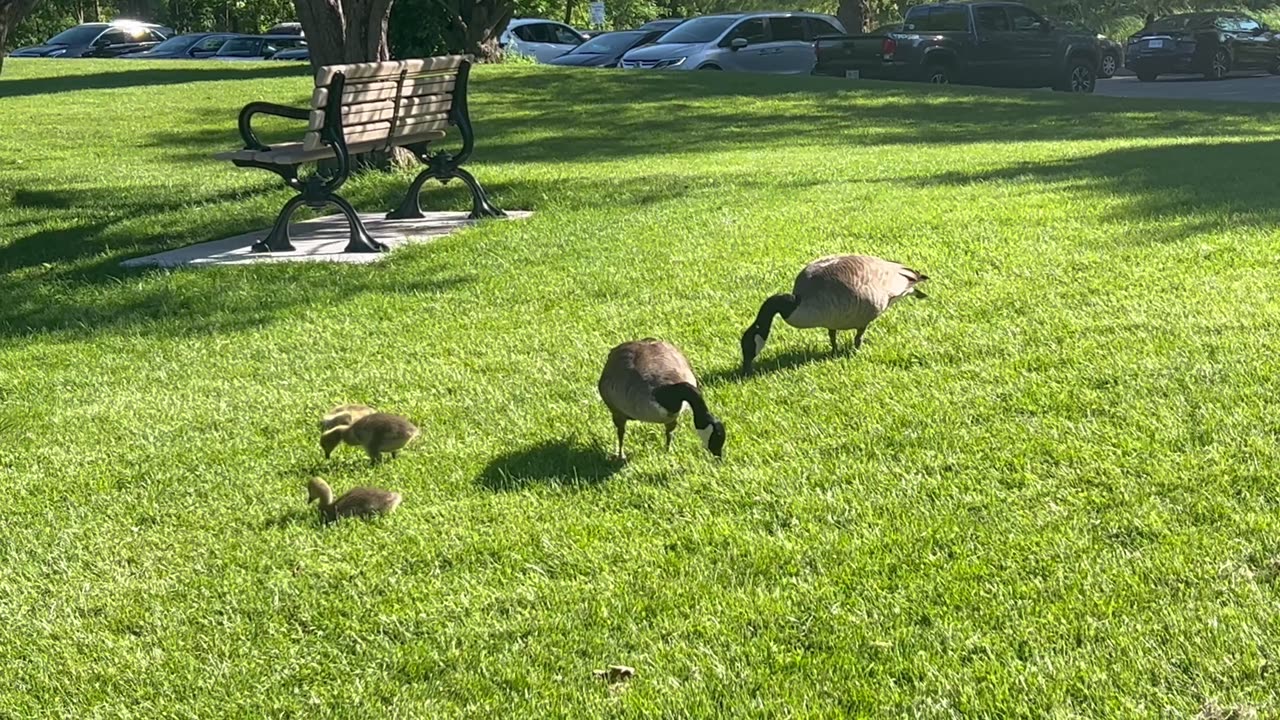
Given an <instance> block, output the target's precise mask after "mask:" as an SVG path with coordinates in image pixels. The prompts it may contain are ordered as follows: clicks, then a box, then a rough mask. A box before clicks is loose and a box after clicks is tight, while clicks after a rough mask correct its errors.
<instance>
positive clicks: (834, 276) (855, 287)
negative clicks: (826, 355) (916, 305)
mask: <svg viewBox="0 0 1280 720" xmlns="http://www.w3.org/2000/svg"><path fill="white" fill-rule="evenodd" d="M928 279H929V276H928V275H925V274H924V273H921V272H918V271H916V270H912V269H911V268H909V267H906V266H905V265H902V264H900V263H896V262H892V261H890V260H882V259H880V258H878V257H871V256H869V255H831V256H827V257H822V258H818V259H817V260H814V261H813V262H811V263H809V264H808V265H807V266H805V268H804V269H803V270H801V271H800V274H799V275H797V276H796V279H795V283H794V285H793V287H792V290H791V292H790V293H785V294H780V295H774V296H772V297H770V298H769V299H767V300H765V301H764V304H763V305H761V306H760V311H759V313H757V314H756V319H755V321H754V322H752V323H751V325H750V327H748V328H747V330H746V332H744V333H743V334H742V374H743V375H747V374H749V373H750V372H751V370H752V363H753V362H754V361H755V358H756V356H757V355H759V354H760V351H761V350H763V349H764V344H765V341H766V340H768V339H769V329H770V327H771V326H772V325H773V318H774V316H775V315H781V316H782V319H783V321H785V322H786V323H787V324H788V325H790V326H791V327H794V328H826V329H827V334H828V337H829V339H830V340H831V352H833V353H834V352H836V350H837V348H838V344H837V342H836V335H837V333H838V332H839V331H841V330H856V331H857V334H856V335H854V336H853V347H854V349H855V350H857V349H861V348H862V336H863V335H864V334H865V333H866V332H867V326H868V325H870V324H871V322H872V321H873V320H875V319H876V318H877V317H879V316H880V315H881V314H882V313H884V312H885V311H886V310H888V309H889V307H890V306H892V305H893V304H894V303H895V302H897V301H899V300H901V299H902V298H904V297H908V296H915V297H917V298H921V299H923V298H925V297H927V296H926V295H925V294H924V293H923V292H921V291H920V289H919V288H917V287H916V285H917V283H922V282H924V281H925V280H928Z"/></svg>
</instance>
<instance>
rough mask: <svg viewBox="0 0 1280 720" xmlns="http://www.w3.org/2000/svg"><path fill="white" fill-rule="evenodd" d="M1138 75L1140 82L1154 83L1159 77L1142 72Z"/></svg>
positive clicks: (1151, 73)
mask: <svg viewBox="0 0 1280 720" xmlns="http://www.w3.org/2000/svg"><path fill="white" fill-rule="evenodd" d="M1136 75H1137V76H1138V82H1153V81H1155V79H1156V77H1157V75H1156V74H1155V73H1153V72H1140V73H1136Z"/></svg>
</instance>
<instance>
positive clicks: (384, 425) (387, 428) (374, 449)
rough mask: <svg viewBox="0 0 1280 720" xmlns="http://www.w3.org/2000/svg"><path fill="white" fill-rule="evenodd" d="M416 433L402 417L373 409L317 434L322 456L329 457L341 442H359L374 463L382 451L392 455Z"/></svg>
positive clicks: (380, 457) (411, 424)
mask: <svg viewBox="0 0 1280 720" xmlns="http://www.w3.org/2000/svg"><path fill="white" fill-rule="evenodd" d="M417 436H418V428H416V427H414V424H413V423H411V422H409V421H408V420H406V419H405V418H402V417H400V416H399V415H391V414H389V413H383V412H376V413H372V414H370V415H365V416H364V417H362V418H360V419H359V420H356V421H355V422H353V423H351V424H350V425H338V426H337V427H333V428H330V429H328V430H326V431H325V432H324V434H322V435H321V436H320V447H321V448H323V449H324V457H325V459H326V460H328V459H329V455H330V454H332V453H333V450H334V448H336V447H338V445H339V444H341V443H344V442H345V443H346V444H348V445H359V446H360V447H362V448H364V451H365V452H366V453H368V454H369V460H371V461H373V462H374V463H377V462H378V461H379V460H381V459H382V453H384V452H389V453H391V457H395V456H396V455H397V453H399V451H400V449H401V448H403V447H404V446H405V445H408V444H409V442H410V441H412V440H413V439H414V438H416V437H417Z"/></svg>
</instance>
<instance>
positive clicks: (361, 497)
mask: <svg viewBox="0 0 1280 720" xmlns="http://www.w3.org/2000/svg"><path fill="white" fill-rule="evenodd" d="M316 500H319V501H320V517H321V519H323V520H324V521H325V522H327V523H328V522H333V521H335V520H337V519H339V518H344V517H371V516H373V515H385V514H387V513H389V512H391V511H393V510H395V509H396V508H397V507H399V506H400V500H401V497H400V493H397V492H390V491H388V490H383V489H381V488H372V487H358V488H352V489H351V490H348V491H347V492H346V493H344V494H343V495H342V497H340V498H338V499H337V500H336V501H335V500H334V499H333V490H331V489H330V488H329V483H327V482H325V481H324V480H321V479H320V478H318V477H313V478H311V480H310V481H309V482H308V483H307V504H308V505H310V504H311V503H313V502H315V501H316Z"/></svg>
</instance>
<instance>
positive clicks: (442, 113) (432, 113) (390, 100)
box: [303, 55, 468, 150]
mask: <svg viewBox="0 0 1280 720" xmlns="http://www.w3.org/2000/svg"><path fill="white" fill-rule="evenodd" d="M467 61H468V58H467V57H466V56H464V55H447V56H443V57H433V58H424V59H420V60H391V61H387V62H368V63H354V64H350V65H327V66H325V67H322V68H320V70H318V71H317V72H316V89H315V92H314V93H312V95H311V121H310V124H309V125H308V130H307V134H306V136H305V137H304V139H303V148H304V149H306V150H316V149H319V148H321V147H324V141H323V139H322V135H321V132H320V131H321V129H322V128H324V123H325V113H326V112H327V108H328V105H329V95H330V85H331V83H333V80H334V78H336V77H337V76H338V75H339V74H342V75H343V77H344V78H345V84H344V87H343V89H342V129H343V136H344V138H345V140H346V142H347V144H349V145H354V144H357V143H376V142H382V141H388V144H389V145H390V144H395V140H396V138H403V137H411V136H415V135H421V134H423V133H427V132H430V131H433V130H436V131H440V130H444V129H445V128H447V127H448V126H449V111H450V110H451V109H452V108H453V105H454V100H455V97H456V95H455V90H456V91H457V93H458V94H461V93H463V92H465V80H463V87H458V85H459V77H458V75H459V72H460V70H461V68H462V67H463V65H464V63H467ZM460 102H465V99H462V100H460Z"/></svg>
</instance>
